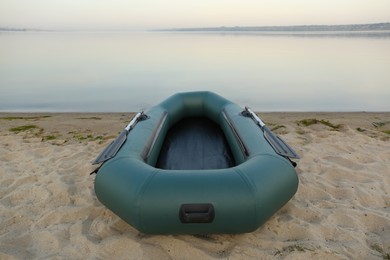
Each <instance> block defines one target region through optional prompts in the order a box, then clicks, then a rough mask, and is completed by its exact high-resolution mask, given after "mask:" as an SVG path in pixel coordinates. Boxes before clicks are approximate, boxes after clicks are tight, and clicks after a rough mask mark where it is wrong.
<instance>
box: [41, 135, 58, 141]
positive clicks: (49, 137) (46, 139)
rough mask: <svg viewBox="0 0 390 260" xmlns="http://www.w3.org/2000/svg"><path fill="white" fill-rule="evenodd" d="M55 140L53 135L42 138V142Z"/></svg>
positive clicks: (55, 137)
mask: <svg viewBox="0 0 390 260" xmlns="http://www.w3.org/2000/svg"><path fill="white" fill-rule="evenodd" d="M55 139H57V136H55V135H46V136H43V137H42V141H50V140H55Z"/></svg>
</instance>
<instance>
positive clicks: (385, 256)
mask: <svg viewBox="0 0 390 260" xmlns="http://www.w3.org/2000/svg"><path fill="white" fill-rule="evenodd" d="M370 247H371V249H372V250H375V251H377V252H378V253H379V254H381V255H382V258H383V259H387V260H390V254H389V253H386V252H385V251H384V250H383V249H382V247H381V246H380V245H378V244H373V245H371V246H370Z"/></svg>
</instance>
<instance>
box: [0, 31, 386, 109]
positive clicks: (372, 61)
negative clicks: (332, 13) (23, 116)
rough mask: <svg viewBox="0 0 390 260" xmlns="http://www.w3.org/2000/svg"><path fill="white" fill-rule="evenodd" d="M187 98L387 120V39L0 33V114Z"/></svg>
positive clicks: (116, 106)
mask: <svg viewBox="0 0 390 260" xmlns="http://www.w3.org/2000/svg"><path fill="white" fill-rule="evenodd" d="M193 90H211V91H214V92H217V93H219V94H221V95H223V96H225V97H226V98H228V99H231V100H233V101H234V102H236V103H238V104H240V105H242V106H244V105H249V106H250V107H252V108H253V109H255V110H258V111H281V110H282V111H390V36H389V34H385V35H377V34H374V35H372V36H369V35H352V36H351V35H349V36H348V35H343V34H341V35H338V34H335V35H312V34H309V35H307V34H303V35H302V34H295V35H283V34H256V33H253V34H246V33H238V34H223V33H208V34H202V33H157V32H156V33H120V32H115V33H69V32H67V33H64V32H62V33H53V32H51V33H48V32H41V33H39V32H11V33H10V32H7V33H0V91H1V92H0V111H53V112H56V111H80V112H90V111H91V112H99V111H103V112H108V111H124V112H125V111H138V110H140V109H147V108H148V107H150V106H152V105H155V104H157V103H159V102H160V101H162V100H163V99H165V98H166V97H168V96H170V95H171V94H174V93H176V92H182V91H193Z"/></svg>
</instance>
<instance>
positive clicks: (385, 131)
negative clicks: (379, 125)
mask: <svg viewBox="0 0 390 260" xmlns="http://www.w3.org/2000/svg"><path fill="white" fill-rule="evenodd" d="M382 132H383V133H385V134H388V135H390V130H383V131H382Z"/></svg>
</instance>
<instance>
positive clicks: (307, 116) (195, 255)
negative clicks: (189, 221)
mask: <svg viewBox="0 0 390 260" xmlns="http://www.w3.org/2000/svg"><path fill="white" fill-rule="evenodd" d="M259 115H260V116H261V118H262V119H263V120H264V121H265V122H266V123H267V124H268V125H269V126H270V128H271V129H274V131H275V132H276V133H278V134H279V135H280V136H281V137H282V138H283V139H284V140H286V141H287V142H288V143H289V144H290V145H291V146H292V147H294V148H295V149H296V151H297V152H298V153H299V154H300V155H301V157H302V158H301V159H300V160H298V161H297V162H298V166H297V172H298V176H299V180H300V184H299V188H298V191H297V193H296V195H295V196H294V197H293V198H292V199H291V200H290V201H289V202H288V203H287V204H286V205H285V206H284V207H283V208H282V209H280V210H279V211H278V212H277V213H276V214H275V215H274V216H273V217H271V218H270V219H269V221H268V222H267V223H266V224H264V225H263V226H262V227H260V228H259V229H258V230H256V231H255V232H253V233H248V234H239V235H207V236H206V235H205V236H192V235H168V236H161V235H145V234H141V233H139V232H138V231H137V230H135V229H134V228H132V227H131V226H129V225H128V224H126V223H125V222H124V221H122V220H121V219H120V218H119V217H117V216H116V215H114V214H113V213H112V212H111V211H110V210H108V209H106V208H105V206H103V205H102V204H101V203H100V202H99V201H98V200H97V198H96V195H95V192H94V188H93V183H94V178H95V175H89V173H90V172H92V171H93V170H94V169H95V167H94V166H92V165H91V161H92V160H93V159H95V157H96V156H97V155H98V154H99V152H100V151H101V150H102V149H103V148H104V147H105V146H106V145H107V144H108V143H109V142H111V141H112V140H113V139H114V138H115V137H116V136H117V134H118V133H119V132H120V131H121V130H122V129H123V128H124V127H125V126H126V124H127V123H128V122H129V121H130V120H131V118H132V114H131V113H123V114H122V113H112V114H109V113H64V114H61V113H54V114H52V113H42V114H35V113H0V259H42V258H45V259H46V258H70V259H86V258H92V259H96V258H97V259H216V258H218V259H221V258H222V259H307V258H311V259H313V258H318V259H390V112H387V113H365V112H359V113H319V112H318V113H262V114H259Z"/></svg>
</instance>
